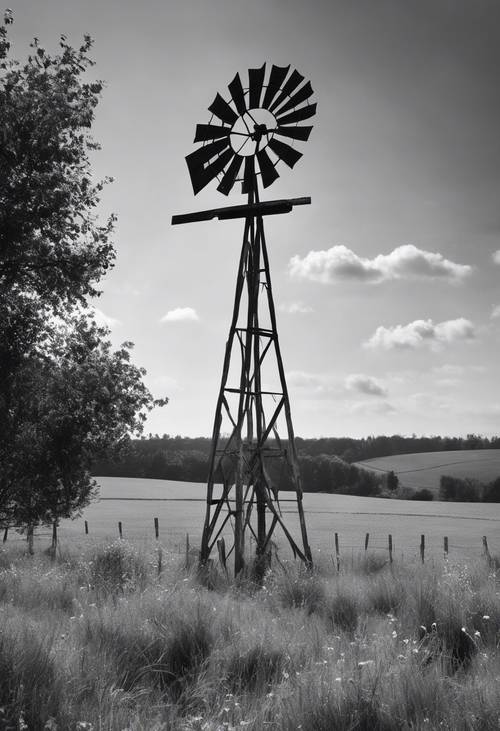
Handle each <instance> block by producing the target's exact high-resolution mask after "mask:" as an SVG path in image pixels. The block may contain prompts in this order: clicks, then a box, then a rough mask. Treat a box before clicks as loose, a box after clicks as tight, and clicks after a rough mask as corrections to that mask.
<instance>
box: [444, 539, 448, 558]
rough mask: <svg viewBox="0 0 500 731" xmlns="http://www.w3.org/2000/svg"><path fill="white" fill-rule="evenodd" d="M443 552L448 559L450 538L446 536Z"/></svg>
mask: <svg viewBox="0 0 500 731" xmlns="http://www.w3.org/2000/svg"><path fill="white" fill-rule="evenodd" d="M443 551H444V557H445V558H448V536H445V537H444V539H443Z"/></svg>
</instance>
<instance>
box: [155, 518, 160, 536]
mask: <svg viewBox="0 0 500 731" xmlns="http://www.w3.org/2000/svg"><path fill="white" fill-rule="evenodd" d="M154 523H155V538H156V540H158V538H159V537H160V524H159V522H158V518H155V520H154Z"/></svg>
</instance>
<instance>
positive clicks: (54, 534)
mask: <svg viewBox="0 0 500 731" xmlns="http://www.w3.org/2000/svg"><path fill="white" fill-rule="evenodd" d="M52 548H53V549H54V551H55V550H56V548H57V521H56V520H54V522H53V523H52Z"/></svg>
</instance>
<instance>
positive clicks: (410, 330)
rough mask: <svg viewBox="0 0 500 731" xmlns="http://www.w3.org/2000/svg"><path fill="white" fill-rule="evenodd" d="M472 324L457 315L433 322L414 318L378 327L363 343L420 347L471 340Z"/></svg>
mask: <svg viewBox="0 0 500 731" xmlns="http://www.w3.org/2000/svg"><path fill="white" fill-rule="evenodd" d="M474 336H475V332H474V325H473V324H472V322H470V320H466V319H465V318H464V317H459V318H457V319H456V320H445V321H444V322H438V323H436V324H434V323H433V322H432V320H415V321H414V322H410V323H408V325H395V326H394V327H383V326H382V325H381V326H380V327H378V328H377V329H376V331H375V333H374V334H373V335H372V337H371V338H370V339H369V340H368V341H367V342H366V343H365V345H366V346H367V347H369V348H383V349H385V350H391V349H393V348H401V349H403V348H420V347H422V346H424V345H430V346H435V345H437V344H443V343H452V342H455V341H457V340H472V339H473V338H474Z"/></svg>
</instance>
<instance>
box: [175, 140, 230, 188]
mask: <svg viewBox="0 0 500 731" xmlns="http://www.w3.org/2000/svg"><path fill="white" fill-rule="evenodd" d="M228 147H229V139H225V140H217V142H210V143H209V144H208V145H204V146H203V147H199V148H198V149H197V150H195V151H194V152H192V153H191V154H190V155H188V156H187V157H186V163H187V166H188V170H189V175H190V176H191V182H192V184H193V189H194V192H195V195H196V193H198V192H199V191H200V190H201V189H202V188H204V187H205V185H206V184H207V182H210V180H212V177H210V178H209V180H207V181H206V182H204V181H205V173H206V170H208V169H209V168H210V165H209V166H208V167H207V168H205V164H206V163H208V161H209V160H211V159H212V158H213V157H216V156H218V155H220V154H221V153H224V154H226V153H230V156H231V155H232V154H233V150H232V149H229V150H228V149H227V148H228ZM226 162H227V160H226ZM219 172H220V171H219Z"/></svg>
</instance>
